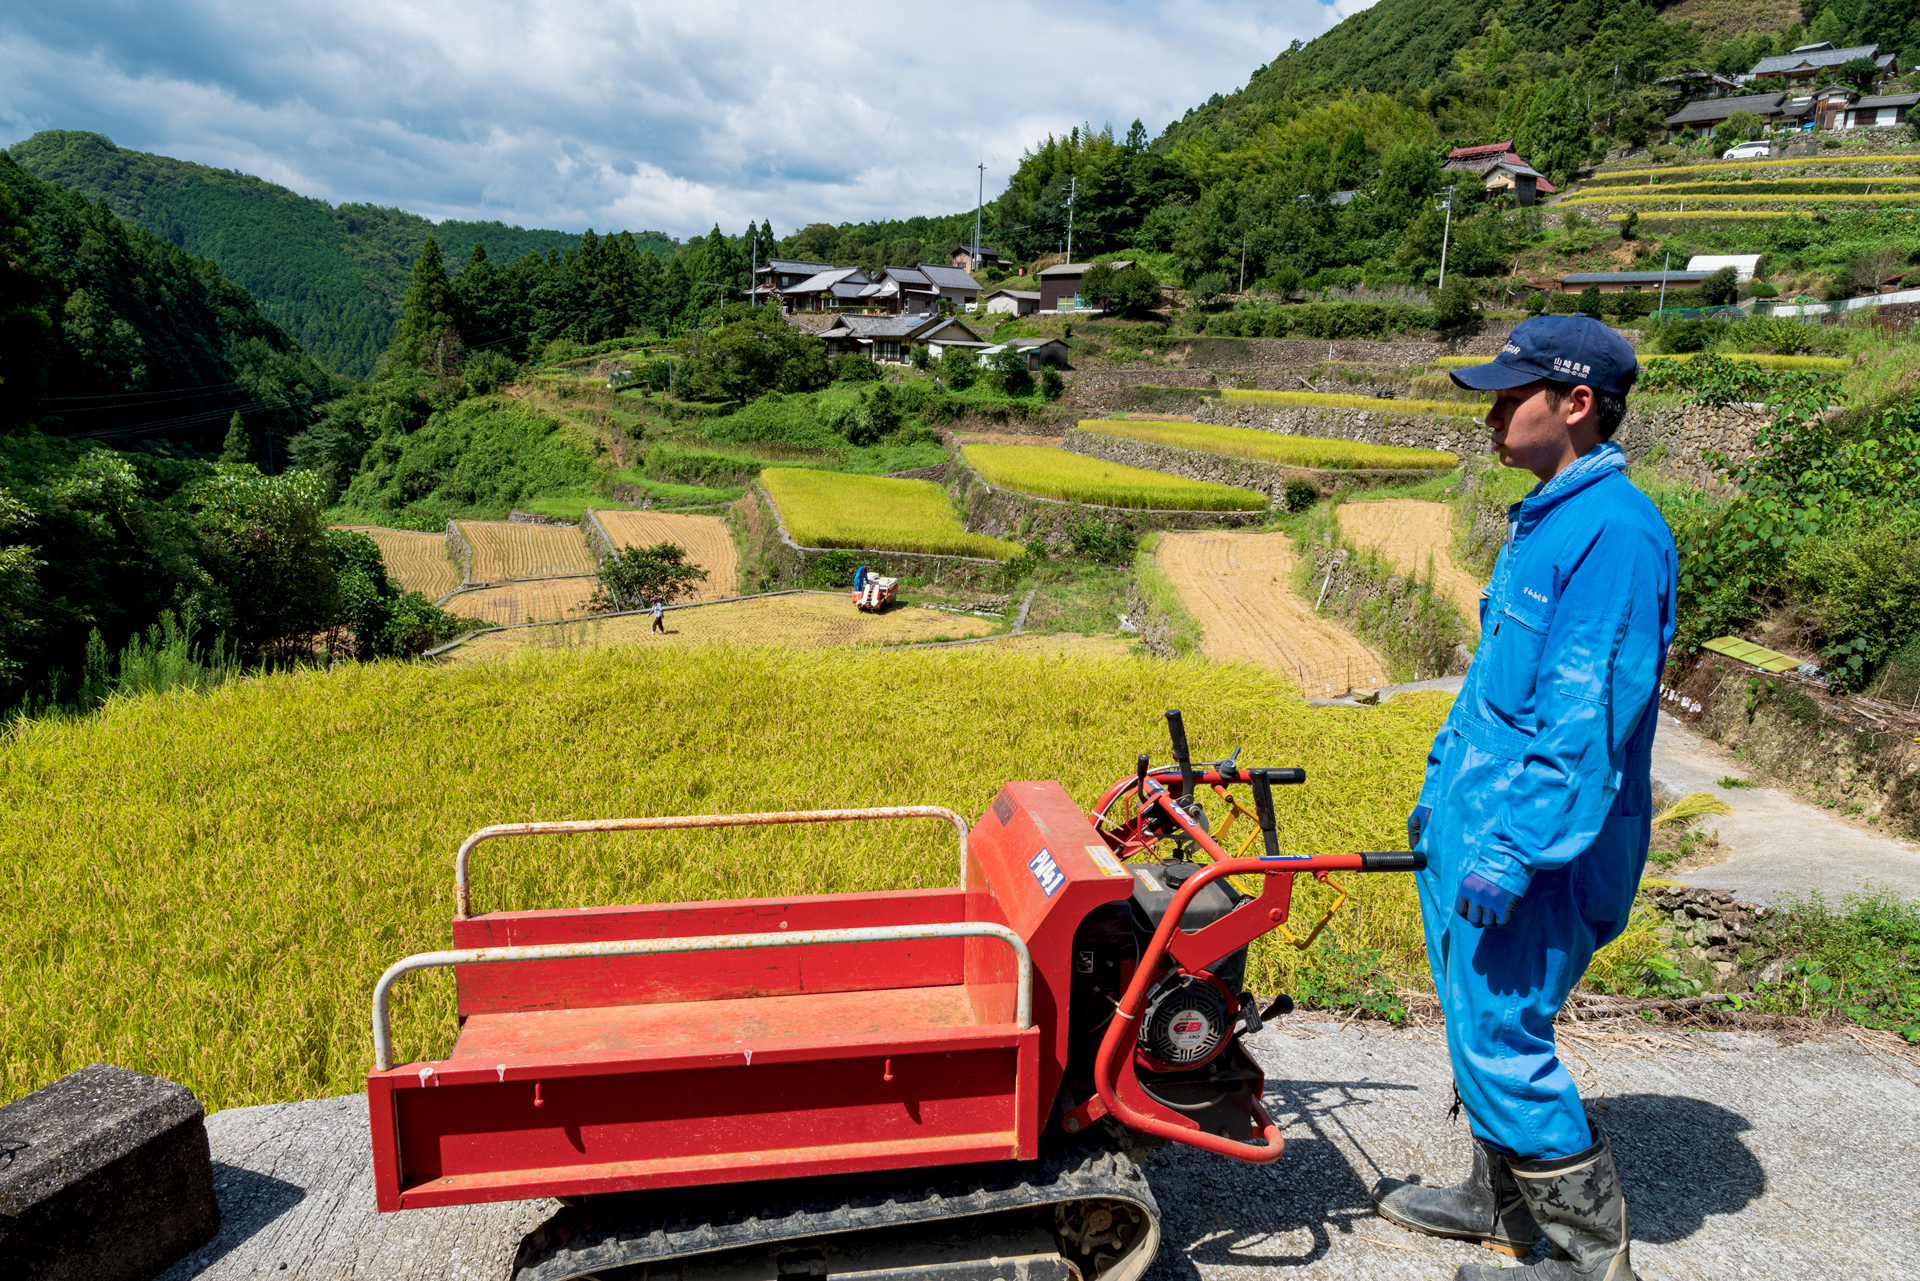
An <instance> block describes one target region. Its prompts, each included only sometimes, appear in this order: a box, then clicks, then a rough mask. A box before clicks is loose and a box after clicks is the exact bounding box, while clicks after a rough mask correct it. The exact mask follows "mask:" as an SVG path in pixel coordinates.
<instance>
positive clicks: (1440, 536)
mask: <svg viewBox="0 0 1920 1281" xmlns="http://www.w3.org/2000/svg"><path fill="white" fill-rule="evenodd" d="M1338 519H1339V521H1340V532H1341V533H1343V534H1345V535H1346V536H1347V538H1348V540H1349V541H1350V542H1352V543H1353V545H1354V546H1355V547H1361V548H1364V549H1366V550H1368V551H1372V552H1378V553H1379V554H1380V555H1381V556H1383V557H1385V558H1386V561H1387V563H1388V564H1389V565H1392V566H1393V567H1394V569H1395V570H1396V571H1398V572H1399V573H1401V574H1404V575H1406V576H1407V577H1409V578H1417V579H1419V580H1420V581H1421V582H1426V581H1428V579H1429V575H1431V579H1432V582H1433V588H1434V590H1435V591H1437V592H1439V593H1440V594H1441V595H1442V596H1445V597H1446V598H1447V599H1448V600H1450V601H1452V602H1453V607H1454V608H1455V609H1457V610H1459V611H1460V617H1461V618H1463V619H1465V620H1466V624H1467V627H1468V628H1469V629H1470V630H1472V631H1473V632H1474V633H1476V634H1477V633H1478V632H1479V630H1480V588H1481V583H1480V580H1479V579H1477V578H1475V577H1474V576H1473V575H1472V574H1469V573H1467V572H1466V571H1465V570H1463V569H1461V568H1460V567H1459V566H1457V565H1455V564H1454V563H1453V557H1452V555H1450V554H1449V549H1450V548H1451V547H1452V546H1453V508H1451V507H1449V506H1447V505H1446V504H1445V503H1426V502H1421V501H1420V500H1419V499H1416V498H1383V499H1381V500H1380V501H1378V502H1349V503H1342V504H1340V508H1339V511H1338Z"/></svg>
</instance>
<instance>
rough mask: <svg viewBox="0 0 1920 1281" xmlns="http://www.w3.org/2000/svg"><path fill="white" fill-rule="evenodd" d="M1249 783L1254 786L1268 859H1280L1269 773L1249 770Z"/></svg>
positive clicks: (1254, 799)
mask: <svg viewBox="0 0 1920 1281" xmlns="http://www.w3.org/2000/svg"><path fill="white" fill-rule="evenodd" d="M1247 773H1248V775H1249V781H1250V782H1252V784H1253V810H1254V813H1255V814H1257V815H1259V818H1260V840H1261V842H1262V843H1263V844H1264V845H1265V846H1266V847H1267V857H1268V858H1274V859H1277V858H1279V857H1280V838H1279V837H1278V836H1277V835H1276V834H1275V833H1274V827H1273V785H1272V784H1271V783H1269V782H1268V781H1267V771H1265V770H1263V769H1256V770H1248V771H1247Z"/></svg>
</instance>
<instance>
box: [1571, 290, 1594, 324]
mask: <svg viewBox="0 0 1920 1281" xmlns="http://www.w3.org/2000/svg"><path fill="white" fill-rule="evenodd" d="M1574 307H1575V308H1576V309H1577V310H1578V311H1579V313H1580V314H1581V315H1583V316H1591V317H1592V318H1593V319H1595V320H1598V319H1600V286H1598V285H1588V286H1587V287H1586V288H1585V289H1582V290H1581V291H1580V299H1579V301H1578V302H1576V303H1575V304H1574Z"/></svg>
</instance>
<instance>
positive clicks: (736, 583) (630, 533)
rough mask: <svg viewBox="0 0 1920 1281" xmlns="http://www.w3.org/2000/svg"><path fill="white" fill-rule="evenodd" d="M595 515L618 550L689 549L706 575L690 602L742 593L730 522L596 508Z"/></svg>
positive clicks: (714, 517) (698, 517) (694, 560)
mask: <svg viewBox="0 0 1920 1281" xmlns="http://www.w3.org/2000/svg"><path fill="white" fill-rule="evenodd" d="M593 515H594V518H595V519H596V520H598V521H599V522H600V527H601V528H602V529H604V530H606V531H607V537H608V538H609V539H610V540H611V541H612V542H613V545H614V546H615V547H651V546H653V545H654V544H655V543H662V542H672V543H679V544H680V545H681V546H682V547H684V548H686V549H687V555H688V557H689V558H690V559H691V560H692V561H693V563H694V564H696V565H698V566H699V567H700V568H702V569H704V570H706V571H707V577H706V580H705V581H704V582H702V583H700V585H699V586H697V587H696V588H695V589H694V591H693V594H692V596H691V597H690V599H692V600H719V599H720V598H721V597H722V596H733V595H737V594H738V593H739V591H740V553H739V550H738V549H737V548H736V547H734V545H733V535H732V534H730V533H728V532H727V522H726V521H724V520H721V519H720V518H719V517H718V516H676V515H673V514H671V513H667V512H650V511H637V512H635V511H603V510H601V509H600V508H597V507H596V508H594V511H593Z"/></svg>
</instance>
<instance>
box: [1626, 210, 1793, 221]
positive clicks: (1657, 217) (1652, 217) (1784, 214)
mask: <svg viewBox="0 0 1920 1281" xmlns="http://www.w3.org/2000/svg"><path fill="white" fill-rule="evenodd" d="M1638 212H1639V214H1640V221H1641V222H1666V221H1669V220H1672V219H1684V220H1688V221H1695V222H1697V221H1702V220H1707V219H1714V218H1791V217H1793V214H1794V211H1793V210H1791V209H1688V210H1685V211H1684V212H1683V211H1681V210H1677V209H1676V210H1673V211H1671V212H1666V213H1663V212H1661V211H1660V210H1657V209H1646V210H1640V211H1638ZM1627 216H1628V215H1626V214H1623V213H1617V214H1608V215H1607V221H1608V222H1624V221H1626V219H1627Z"/></svg>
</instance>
